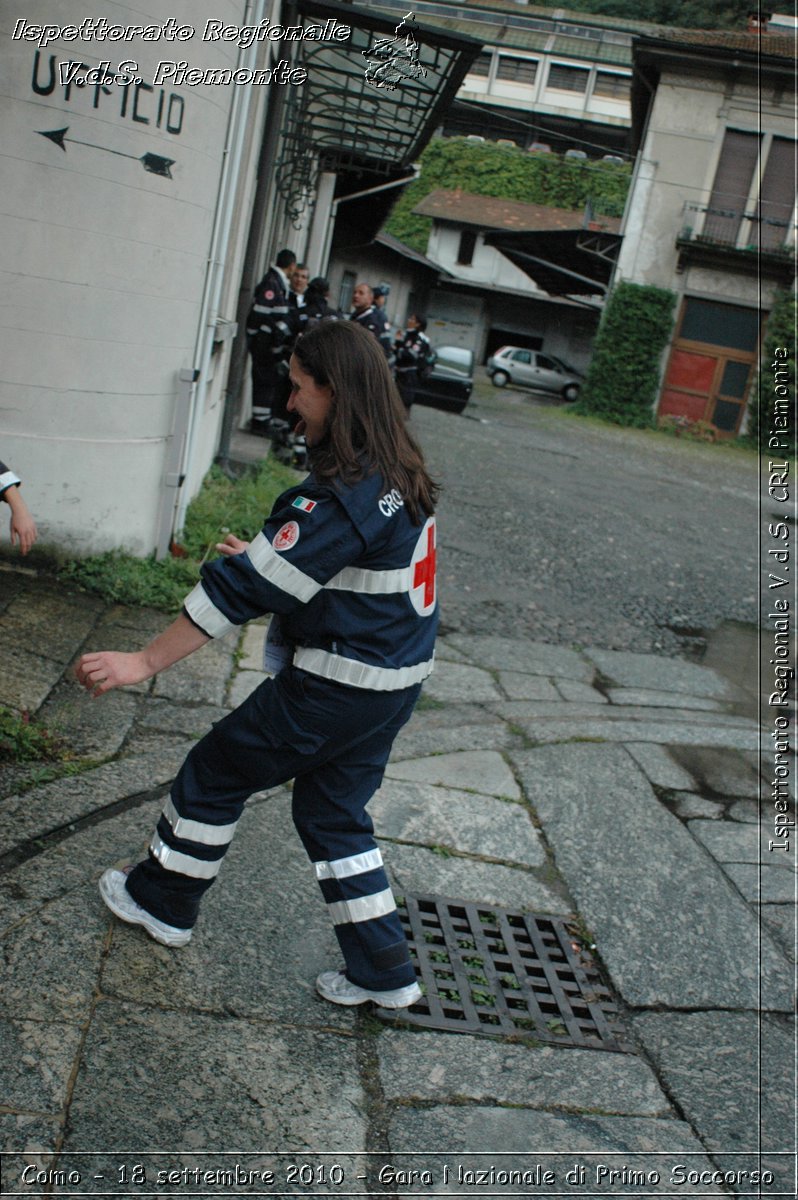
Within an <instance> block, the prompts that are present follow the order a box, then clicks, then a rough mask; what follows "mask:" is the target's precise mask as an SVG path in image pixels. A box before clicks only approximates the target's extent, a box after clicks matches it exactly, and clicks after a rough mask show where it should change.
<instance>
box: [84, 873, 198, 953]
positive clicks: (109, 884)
mask: <svg viewBox="0 0 798 1200" xmlns="http://www.w3.org/2000/svg"><path fill="white" fill-rule="evenodd" d="M117 874H120V872H119V870H118V868H114V867H111V868H109V870H107V871H105V872H104V873H103V874H102V875H101V876H100V882H99V888H100V895H101V897H102V899H103V903H104V904H105V905H106V907H107V908H110V910H111V912H112V913H113V914H114V916H115V917H119V920H120V921H124V922H125V923H126V924H127V925H140V926H141V927H142V929H144V930H146V932H147V933H148V934H149V935H150V937H151V938H154V940H155V941H156V942H160V943H161V945H162V946H173V947H174V946H185V945H186V944H187V943H188V942H190V941H191V930H190V929H178V928H177V927H176V926H174V925H167V924H166V923H165V922H164V921H159V920H158V918H157V917H154V916H152V914H151V913H148V912H147V910H146V909H144V908H142V907H141V905H140V904H137V903H136V901H135V900H134V899H133V897H132V896H130V895H129V894H127V893H126V899H125V900H123V901H120V900H119V899H117V897H116V895H115V894H114V882H113V880H114V876H115V875H117Z"/></svg>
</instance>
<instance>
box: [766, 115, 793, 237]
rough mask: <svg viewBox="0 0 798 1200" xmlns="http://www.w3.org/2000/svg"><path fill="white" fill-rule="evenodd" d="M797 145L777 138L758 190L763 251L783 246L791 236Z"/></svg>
mask: <svg viewBox="0 0 798 1200" xmlns="http://www.w3.org/2000/svg"><path fill="white" fill-rule="evenodd" d="M795 148H796V145H795V142H794V141H791V140H790V139H789V138H780V137H774V139H773V141H772V142H771V145H770V151H769V153H768V157H767V162H766V163H765V170H764V174H763V175H762V184H761V187H760V190H759V203H758V205H757V210H756V211H757V216H758V217H759V245H760V246H761V248H762V249H763V250H776V249H779V247H781V246H783V245H784V244H785V242H787V240H788V236H789V234H790V224H791V222H792V215H793V209H794V207H795V167H796V155H795Z"/></svg>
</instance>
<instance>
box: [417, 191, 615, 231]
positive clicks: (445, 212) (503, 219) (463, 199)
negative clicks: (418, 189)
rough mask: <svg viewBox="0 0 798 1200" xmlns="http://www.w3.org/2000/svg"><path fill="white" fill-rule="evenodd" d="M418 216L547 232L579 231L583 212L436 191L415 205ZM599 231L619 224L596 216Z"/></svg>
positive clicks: (611, 218) (468, 193) (489, 226)
mask: <svg viewBox="0 0 798 1200" xmlns="http://www.w3.org/2000/svg"><path fill="white" fill-rule="evenodd" d="M413 212H415V213H418V214H419V216H424V217H435V218H437V219H438V220H439V221H453V222H456V223H457V224H459V225H478V226H479V228H480V229H506V230H517V231H519V232H529V231H539V230H549V229H581V228H582V225H583V224H584V215H585V214H584V210H583V209H576V210H573V209H566V208H549V207H548V206H547V205H545V204H524V203H522V202H521V201H520V200H503V199H501V198H499V197H496V196H475V195H473V194H472V193H471V192H463V191H460V190H459V189H458V190H457V191H453V192H450V191H445V190H443V189H440V188H439V189H438V190H437V191H434V192H430V193H429V195H428V196H425V197H424V199H423V200H422V201H421V202H420V203H419V204H417V205H416V207H415V208H414V209H413ZM596 221H597V223H598V224H599V225H600V227H601V228H602V229H606V230H609V231H611V232H615V231H617V230H618V228H619V227H620V221H618V220H617V219H616V218H614V217H603V216H601V217H597V218H596Z"/></svg>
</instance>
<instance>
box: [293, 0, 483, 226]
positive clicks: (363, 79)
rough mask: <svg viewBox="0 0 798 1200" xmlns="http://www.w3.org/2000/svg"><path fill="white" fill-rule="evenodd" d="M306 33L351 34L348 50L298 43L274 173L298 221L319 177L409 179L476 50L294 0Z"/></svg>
mask: <svg viewBox="0 0 798 1200" xmlns="http://www.w3.org/2000/svg"><path fill="white" fill-rule="evenodd" d="M296 11H297V13H298V18H299V23H300V24H301V25H302V26H303V27H304V29H305V30H306V31H307V30H309V29H310V27H311V26H322V27H323V26H324V25H325V23H326V22H328V21H335V22H337V24H338V25H339V26H341V25H347V26H349V27H350V28H351V31H352V32H351V36H350V37H349V38H348V40H347V41H341V42H339V41H334V40H313V39H312V38H310V37H306V38H304V39H303V40H302V42H301V43H300V44H301V48H302V50H301V58H302V66H304V67H305V69H306V70H307V76H308V77H307V80H306V81H305V82H304V83H303V84H302V85H301V86H299V87H295V88H291V89H290V91H291V95H290V96H289V98H288V103H287V111H286V113H285V117H284V120H283V125H282V143H281V148H280V154H279V160H278V163H277V167H276V172H277V178H278V181H279V183H278V187H279V190H280V192H281V193H282V195H283V196H284V197H285V199H286V201H287V206H288V212H289V215H290V216H291V217H292V219H296V218H297V217H298V216H299V215H300V214H301V212H302V211H303V209H304V208H305V207H307V205H308V204H309V203H310V201H311V199H312V194H313V188H314V181H315V177H316V174H317V172H318V171H319V170H321V171H331V172H335V173H336V174H337V175H338V176H339V180H340V178H341V176H349V177H350V178H349V179H348V181H347V183H346V185H345V186H344V188H343V190H344V191H347V190H351V182H352V180H351V177H352V176H353V175H355V176H357V177H359V178H363V177H364V176H365V177H366V184H365V186H367V185H368V183H369V182H372V180H373V181H374V182H376V181H377V180H379V179H382V180H385V179H391V178H395V177H400V176H401V175H403V174H405V173H407V168H408V166H409V165H410V164H411V163H412V162H414V160H415V159H416V158H418V156H419V154H420V153H421V151H422V150H423V148H424V146H425V145H426V144H427V142H428V141H429V139H430V137H431V136H432V133H433V131H434V130H435V128H436V127H437V126H438V125H440V123H441V121H442V120H443V114H444V112H445V111H446V109H447V108H448V107H449V105H450V104H451V102H452V100H453V99H454V96H455V94H456V93H457V90H458V88H459V87H460V84H461V83H462V81H463V79H464V77H465V75H466V73H467V71H468V68H469V67H470V65H471V63H472V62H473V61H474V59H475V58H476V57H477V55H478V54H479V52H480V51H481V49H482V43H481V42H477V41H474V40H473V39H471V38H466V37H462V36H460V35H455V34H452V33H449V32H447V31H441V30H440V29H425V27H424V25H423V23H420V24H416V25H413V27H412V44H411V45H410V52H408V43H407V41H406V36H405V35H406V32H407V30H406V29H401V30H400V33H399V34H397V26H396V24H395V23H394V22H393V21H392V20H391V19H390V18H389V17H388V16H386V14H384V13H383V14H379V13H376V12H372V11H368V10H367V9H364V8H358V7H356V6H354V5H349V4H331V3H325V2H324V0H298V3H297V6H296Z"/></svg>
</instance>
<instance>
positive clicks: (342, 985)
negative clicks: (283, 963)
mask: <svg viewBox="0 0 798 1200" xmlns="http://www.w3.org/2000/svg"><path fill="white" fill-rule="evenodd" d="M316 991H317V992H318V993H319V995H320V996H323V997H324V999H325V1000H332V1002H333V1004H365V1003H366V1001H367V1000H373V1001H374V1003H375V1004H379V1005H380V1007H381V1008H407V1007H408V1006H409V1005H411V1004H417V1003H418V1001H419V1000H420V999H421V996H422V992H421V988H420V987H419V986H418V984H417V983H410V984H408V985H407V987H402V988H394V989H393V991H389V992H377V991H370V990H369V989H368V988H362V987H358V985H357V984H356V983H350V981H349V980H348V979H347V977H346V975H345V974H344V973H343V971H322V973H321V975H319V977H318V979H317V980H316Z"/></svg>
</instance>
